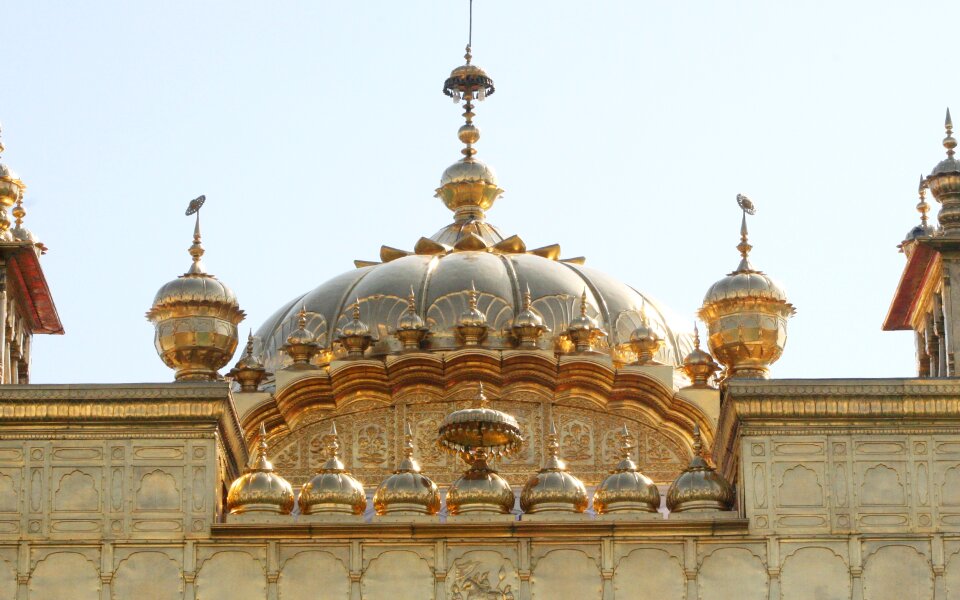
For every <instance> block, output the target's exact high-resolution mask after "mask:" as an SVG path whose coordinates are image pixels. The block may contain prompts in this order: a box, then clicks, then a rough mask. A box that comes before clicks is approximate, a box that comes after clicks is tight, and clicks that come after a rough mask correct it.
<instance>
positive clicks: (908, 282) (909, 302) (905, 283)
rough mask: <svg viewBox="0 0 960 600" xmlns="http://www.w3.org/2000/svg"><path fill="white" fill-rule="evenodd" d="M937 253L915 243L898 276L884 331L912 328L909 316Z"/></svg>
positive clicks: (884, 323) (912, 311)
mask: <svg viewBox="0 0 960 600" xmlns="http://www.w3.org/2000/svg"><path fill="white" fill-rule="evenodd" d="M939 254H940V253H939V252H937V251H936V250H934V249H933V248H931V247H930V246H928V245H926V244H923V243H917V245H916V248H914V250H913V253H912V254H911V255H910V259H909V260H907V266H906V267H904V269H903V274H902V275H901V276H900V283H899V284H898V285H897V291H896V292H895V293H894V295H893V302H891V303H890V310H889V311H888V312H887V318H886V320H884V322H883V330H884V331H902V330H905V329H913V326H912V325H911V317H912V316H913V313H914V310H915V308H916V307H915V305H916V303H917V301H918V300H919V299H920V293H921V291H922V290H923V285H924V282H925V281H926V279H927V275H928V274H929V273H930V270H931V269H932V268H933V266H934V264H936V258H937V256H938V255H939Z"/></svg>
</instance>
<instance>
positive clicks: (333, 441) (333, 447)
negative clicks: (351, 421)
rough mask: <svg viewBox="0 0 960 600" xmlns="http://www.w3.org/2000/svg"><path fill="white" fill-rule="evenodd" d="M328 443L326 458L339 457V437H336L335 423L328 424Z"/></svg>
mask: <svg viewBox="0 0 960 600" xmlns="http://www.w3.org/2000/svg"><path fill="white" fill-rule="evenodd" d="M329 437H330V441H328V442H327V458H337V457H339V455H340V436H339V435H337V422H336V421H331V422H330V436H329Z"/></svg>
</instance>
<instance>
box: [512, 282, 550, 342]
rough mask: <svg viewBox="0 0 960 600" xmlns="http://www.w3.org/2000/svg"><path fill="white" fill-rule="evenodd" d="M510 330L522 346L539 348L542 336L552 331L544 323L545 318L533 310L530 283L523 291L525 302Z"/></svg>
mask: <svg viewBox="0 0 960 600" xmlns="http://www.w3.org/2000/svg"><path fill="white" fill-rule="evenodd" d="M510 331H511V332H512V333H513V337H514V339H515V340H516V341H517V346H518V347H520V348H537V347H538V345H539V343H540V337H541V336H542V335H543V334H544V333H546V332H547V331H550V328H549V327H547V326H546V325H544V323H543V318H542V317H541V316H540V315H538V314H537V313H536V312H534V310H533V301H532V296H531V295H530V284H527V287H526V289H525V290H524V292H523V304H522V305H521V307H520V312H519V313H517V316H516V317H514V319H513V323H512V324H511V326H510Z"/></svg>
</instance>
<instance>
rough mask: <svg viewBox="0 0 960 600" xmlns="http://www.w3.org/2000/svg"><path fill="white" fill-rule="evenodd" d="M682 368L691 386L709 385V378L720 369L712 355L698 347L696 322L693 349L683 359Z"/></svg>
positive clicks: (698, 335)
mask: <svg viewBox="0 0 960 600" xmlns="http://www.w3.org/2000/svg"><path fill="white" fill-rule="evenodd" d="M682 368H683V372H684V373H686V375H687V377H689V378H690V382H691V383H690V387H693V388H708V387H710V378H711V377H713V376H714V374H716V372H717V371H719V370H720V365H718V364H717V363H716V361H714V360H713V357H712V356H710V355H709V354H708V353H706V352H704V351H703V350H701V349H700V331H699V330H698V329H697V324H696V323H694V324H693V350H692V351H691V352H690V354H688V355H687V357H686V358H684V359H683V367H682Z"/></svg>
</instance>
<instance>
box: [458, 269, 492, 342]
mask: <svg viewBox="0 0 960 600" xmlns="http://www.w3.org/2000/svg"><path fill="white" fill-rule="evenodd" d="M489 328H490V326H489V325H487V315H485V314H483V311H481V310H480V309H479V308H477V288H476V286H475V285H474V284H473V282H472V281H471V282H470V291H469V292H467V308H466V310H464V311H463V312H461V313H460V316H459V317H457V325H456V329H457V337H459V338H460V341H461V342H462V343H463V345H464V346H479V345H480V343H481V342H482V341H483V340H484V339H485V338H486V337H487V330H488V329H489Z"/></svg>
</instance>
